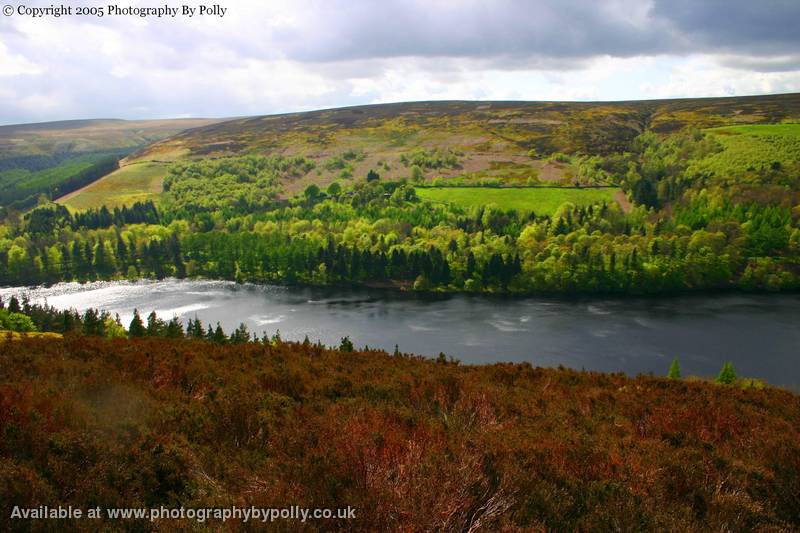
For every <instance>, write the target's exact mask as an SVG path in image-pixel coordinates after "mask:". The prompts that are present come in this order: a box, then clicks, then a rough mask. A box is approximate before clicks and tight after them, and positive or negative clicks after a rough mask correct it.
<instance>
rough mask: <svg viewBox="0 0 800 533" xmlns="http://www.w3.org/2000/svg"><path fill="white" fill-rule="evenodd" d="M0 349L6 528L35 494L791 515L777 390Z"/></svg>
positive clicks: (184, 525) (772, 525) (489, 371)
mask: <svg viewBox="0 0 800 533" xmlns="http://www.w3.org/2000/svg"><path fill="white" fill-rule="evenodd" d="M0 359H2V360H3V361H4V364H2V365H0V406H1V407H2V408H1V409H0V434H1V435H2V436H3V438H2V439H0V507H2V511H1V512H0V524H2V525H0V527H2V529H4V530H10V531H14V530H20V531H22V530H28V528H29V526H30V522H27V521H24V520H20V521H10V519H9V516H10V509H11V507H12V506H14V505H19V506H24V507H35V506H38V505H45V504H47V505H57V504H61V505H72V506H76V507H81V508H83V509H86V508H88V507H97V506H99V507H101V509H103V510H104V511H105V509H108V508H117V507H136V508H140V507H141V508H147V509H149V508H157V507H159V506H162V505H163V506H165V507H181V506H183V507H185V508H200V507H228V506H232V505H236V506H242V507H244V506H250V505H255V506H259V507H282V506H286V505H299V506H303V507H306V506H307V507H328V508H338V507H344V506H348V505H349V506H353V507H355V509H356V519H355V520H351V521H335V520H328V521H324V520H322V521H313V520H312V521H310V522H308V523H306V524H301V523H298V522H292V521H287V520H282V521H279V522H278V523H276V524H274V526H273V527H274V528H275V530H280V531H336V530H339V531H434V530H440V531H467V530H470V531H520V530H526V531H552V530H557V531H611V530H621V531H723V530H724V531H791V530H796V529H797V528H800V501H798V498H797V495H798V494H800V423H799V422H798V421H800V397H798V396H796V395H794V394H791V393H789V392H786V391H783V390H778V389H772V388H766V389H763V390H756V389H740V388H737V387H734V386H723V385H713V384H708V383H703V382H685V381H680V380H667V379H663V378H653V377H639V378H635V379H630V378H626V377H624V376H622V375H607V374H597V373H588V372H576V371H572V370H555V369H539V368H533V367H531V366H530V365H526V364H523V365H512V364H498V365H492V366H477V367H476V366H471V367H463V366H460V365H456V364H452V363H441V362H438V363H437V362H434V361H431V360H423V359H418V358H415V357H409V356H395V357H392V356H389V355H387V354H385V353H381V352H340V351H331V350H327V349H323V348H320V347H316V346H313V345H302V344H291V343H282V342H276V343H268V344H266V345H265V344H262V343H251V344H245V345H227V346H219V345H216V344H212V343H209V342H204V341H169V340H165V339H140V340H124V339H120V340H114V341H109V340H104V339H99V338H87V337H75V336H68V337H65V338H64V339H47V340H45V339H35V338H31V339H21V340H15V341H12V342H3V341H0ZM49 524H51V525H53V526H54V525H55V524H58V527H59V528H60V529H69V530H84V531H90V530H97V529H98V528H102V527H103V526H106V527H114V528H117V527H120V526H122V527H125V528H127V529H128V530H158V531H175V530H183V531H206V530H208V531H210V530H215V529H216V528H217V527H219V526H220V524H219V522H215V521H210V522H208V523H205V524H199V525H198V524H197V523H195V522H194V521H191V520H185V521H178V520H157V521H155V522H154V523H150V522H148V521H147V520H141V521H139V522H138V523H133V521H131V522H128V523H119V522H108V521H106V520H104V519H100V520H91V521H89V520H83V521H72V522H68V521H62V522H49ZM228 526H233V524H230V523H229V524H228ZM249 527H251V528H252V527H254V526H249ZM233 528H234V529H236V527H233ZM247 530H249V529H247Z"/></svg>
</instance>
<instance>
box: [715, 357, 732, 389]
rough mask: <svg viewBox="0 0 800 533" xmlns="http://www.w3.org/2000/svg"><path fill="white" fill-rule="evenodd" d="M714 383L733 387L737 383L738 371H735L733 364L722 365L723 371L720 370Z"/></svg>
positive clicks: (728, 362)
mask: <svg viewBox="0 0 800 533" xmlns="http://www.w3.org/2000/svg"><path fill="white" fill-rule="evenodd" d="M714 382H715V383H717V384H719V385H733V384H734V383H736V371H735V370H734V369H733V363H731V362H730V361H727V362H726V363H725V364H724V365H722V370H720V372H719V375H718V376H717V379H715V380H714Z"/></svg>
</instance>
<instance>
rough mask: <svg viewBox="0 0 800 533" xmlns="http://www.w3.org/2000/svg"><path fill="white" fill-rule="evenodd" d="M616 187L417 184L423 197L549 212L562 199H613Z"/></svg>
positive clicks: (582, 201)
mask: <svg viewBox="0 0 800 533" xmlns="http://www.w3.org/2000/svg"><path fill="white" fill-rule="evenodd" d="M617 190H618V189H615V188H610V187H609V188H602V189H589V188H581V189H575V188H559V187H530V188H505V189H497V188H491V187H425V188H418V189H417V195H418V196H419V197H420V198H422V199H423V200H429V201H432V202H445V203H452V204H456V205H460V206H463V207H473V206H480V205H488V204H496V205H498V206H500V207H502V208H505V209H516V210H518V211H533V212H534V213H536V214H539V215H552V214H553V213H555V212H556V210H557V209H558V208H559V207H560V206H561V205H562V204H564V203H565V202H572V203H573V204H575V205H590V204H596V203H601V202H613V201H614V194H615V193H616V192H617Z"/></svg>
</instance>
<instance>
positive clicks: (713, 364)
mask: <svg viewBox="0 0 800 533" xmlns="http://www.w3.org/2000/svg"><path fill="white" fill-rule="evenodd" d="M22 292H25V293H28V294H29V296H30V297H31V299H32V300H37V301H44V300H46V301H47V302H48V303H49V304H51V305H54V306H56V307H59V308H69V307H74V308H76V309H78V310H84V309H86V308H88V307H97V308H102V309H107V310H109V311H111V312H112V313H119V314H120V317H121V318H122V320H123V323H124V324H125V325H126V326H127V324H128V322H129V321H130V318H131V316H132V313H133V309H134V308H138V309H139V310H140V311H141V312H142V314H143V315H146V314H147V313H149V312H150V311H152V310H155V311H156V312H157V313H158V314H159V316H161V317H162V318H171V317H172V316H173V315H177V316H179V317H181V318H182V319H183V320H184V321H185V320H187V319H189V318H192V317H194V316H197V317H199V318H200V319H202V320H203V322H205V323H214V324H216V322H220V323H221V324H222V326H223V327H224V328H225V330H226V331H231V330H232V329H233V328H235V327H236V326H237V325H238V324H239V323H240V322H245V323H246V324H247V326H248V327H249V328H250V330H251V331H254V332H257V333H259V334H260V333H261V332H262V331H267V332H268V333H270V334H272V333H274V332H275V331H276V330H278V329H280V333H281V336H282V337H283V338H285V339H296V340H300V339H302V338H303V337H304V336H305V335H308V336H309V338H311V339H312V340H314V341H316V340H321V341H322V342H323V343H325V344H328V345H332V344H336V345H338V343H339V340H340V338H341V337H342V336H343V335H349V336H350V338H351V339H353V341H354V343H355V344H356V345H357V346H363V345H365V344H366V345H369V346H371V347H380V348H384V349H386V350H389V351H392V350H393V349H394V346H395V344H398V345H399V346H400V349H401V350H402V351H404V352H414V353H420V354H425V355H437V354H438V353H439V352H445V353H446V354H448V355H452V356H454V357H457V358H458V359H461V361H463V362H465V363H491V362H495V361H529V362H531V364H534V365H539V366H557V365H564V366H569V367H573V368H586V369H592V370H602V371H624V372H626V373H628V374H637V373H646V372H654V373H656V374H663V373H666V371H667V368H668V367H669V363H670V361H671V360H672V358H673V357H678V358H679V360H680V362H681V366H682V368H683V371H684V374H697V375H703V376H711V375H715V374H716V373H717V372H718V371H719V368H720V367H721V366H722V363H723V362H724V361H733V364H734V367H735V368H736V369H737V371H739V373H740V374H743V375H748V376H753V377H760V378H764V379H767V380H768V381H769V382H770V383H774V384H778V385H784V386H788V387H791V388H795V389H798V388H800V295H741V294H731V295H702V296H691V297H679V298H660V299H592V300H548V299H541V298H524V299H523V298H500V297H485V296H468V295H454V296H441V297H431V296H425V297H423V296H418V295H413V294H400V293H394V292H388V291H380V290H352V291H351V290H341V289H336V290H333V289H310V288H285V287H273V286H254V285H236V284H234V283H229V282H223V281H184V280H165V281H158V282H138V283H127V282H112V283H93V284H86V285H79V284H76V283H61V284H58V285H54V286H52V287H48V288H43V287H40V288H28V289H21V288H4V289H0V296H3V297H4V298H6V299H7V298H8V296H10V295H11V294H15V293H16V294H20V293H22Z"/></svg>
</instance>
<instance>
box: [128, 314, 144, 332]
mask: <svg viewBox="0 0 800 533" xmlns="http://www.w3.org/2000/svg"><path fill="white" fill-rule="evenodd" d="M146 333H147V330H145V329H144V322H142V317H141V316H140V315H139V310H138V309H134V310H133V319H131V323H130V325H129V326H128V335H130V336H131V337H144V336H145V334H146Z"/></svg>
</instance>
